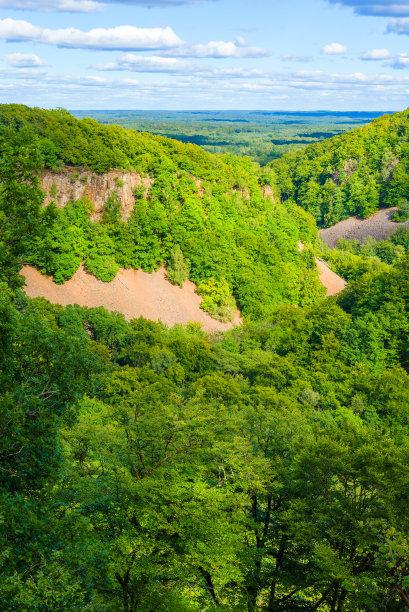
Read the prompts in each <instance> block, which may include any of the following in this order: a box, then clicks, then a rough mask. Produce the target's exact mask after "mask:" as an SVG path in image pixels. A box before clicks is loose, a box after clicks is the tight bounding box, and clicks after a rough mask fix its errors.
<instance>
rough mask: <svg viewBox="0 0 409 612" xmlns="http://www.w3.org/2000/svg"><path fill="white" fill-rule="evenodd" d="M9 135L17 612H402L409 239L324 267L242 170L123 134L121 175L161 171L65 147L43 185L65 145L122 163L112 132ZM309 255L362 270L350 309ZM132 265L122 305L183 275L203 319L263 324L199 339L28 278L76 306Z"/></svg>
mask: <svg viewBox="0 0 409 612" xmlns="http://www.w3.org/2000/svg"><path fill="white" fill-rule="evenodd" d="M1 111H2V107H0V114H1ZM29 117H31V118H32V125H33V126H35V131H33V127H31V128H30V127H27V126H26V125H25V124H27V123H29V120H28V118H29ZM3 119H4V121H5V122H6V123H7V121H9V123H13V125H14V127H7V126H5V127H4V128H3V129H2V130H1V132H0V162H1V163H0V228H1V232H0V499H1V512H0V515H1V516H0V519H1V520H0V567H1V572H2V580H1V581H0V608H1V610H2V612H3V610H4V612H15V611H16V610H17V611H20V610H22V611H24V612H25V611H30V612H56V611H61V612H65V611H71V610H72V611H79V612H175V611H177V612H215V611H216V610H225V611H226V612H267V611H268V612H313V611H316V612H374V611H375V610H388V612H389V611H390V612H404V611H405V610H407V608H408V602H409V587H408V585H409V536H408V534H409V513H408V490H409V486H408V482H409V477H408V476H409V441H408V435H407V432H408V427H409V376H408V370H409V344H408V333H409V324H408V321H409V289H408V287H409V232H408V231H407V230H406V229H405V228H400V229H399V230H398V231H397V232H396V233H395V234H394V235H393V236H392V237H390V238H388V239H387V240H385V241H381V242H379V243H378V242H376V241H375V240H372V239H368V238H367V239H366V240H365V241H364V242H363V243H362V244H360V243H359V242H358V241H357V240H356V241H350V242H348V241H344V243H341V245H340V248H337V249H333V250H330V249H329V248H328V247H326V246H325V245H323V244H321V245H320V244H319V243H318V242H317V241H316V240H317V232H316V226H315V224H314V222H313V220H312V218H311V217H310V215H309V214H308V213H306V212H305V211H303V210H302V209H299V208H297V207H296V205H295V204H294V203H292V202H291V201H290V200H287V201H285V202H284V203H282V202H281V201H280V200H279V199H277V198H276V197H275V198H274V199H273V198H272V197H271V194H270V192H269V189H268V188H267V187H266V185H265V184H264V182H265V179H266V176H264V179H261V177H260V175H259V169H258V168H257V167H255V166H253V164H251V163H250V162H249V161H248V160H236V159H234V158H230V157H227V158H226V157H213V156H211V155H208V154H206V153H204V152H203V151H200V150H198V149H196V148H195V147H192V148H190V147H187V148H186V147H185V146H184V145H181V144H178V143H176V144H175V143H172V142H171V141H168V140H166V139H161V138H159V137H155V138H154V139H153V140H152V139H151V137H150V136H148V135H139V136H137V135H135V134H133V133H130V134H128V133H125V132H123V131H121V130H120V129H119V128H115V129H114V132H115V134H117V135H118V138H119V140H120V141H121V142H122V145H123V150H124V151H125V152H126V151H128V153H129V157H128V158H127V159H128V161H129V160H130V159H131V157H132V156H133V153H132V151H135V150H136V149H137V148H138V147H139V150H143V147H145V145H146V147H147V148H148V144H147V143H156V144H155V146H156V147H157V148H156V153H155V155H156V158H155V160H154V162H152V159H153V157H152V156H151V157H149V156H150V153H149V152H147V149H146V159H147V160H148V161H147V162H146V163H147V165H146V166H145V169H144V170H143V168H142V167H141V166H140V165H139V166H138V163H137V157H136V156H134V157H133V164H134V165H133V164H131V163H130V162H129V163H130V165H129V167H122V168H116V169H115V170H112V169H107V168H106V167H104V168H103V169H101V170H100V171H97V170H96V167H94V168H93V169H92V168H90V167H88V168H85V167H84V166H82V165H81V166H78V165H69V164H68V161H67V159H66V158H67V156H68V152H67V151H64V152H63V149H61V150H60V151H59V152H58V155H57V154H56V160H55V163H53V164H51V165H52V166H53V169H51V168H50V167H48V168H44V148H46V149H47V151H48V152H50V151H51V150H52V147H56V146H57V145H56V144H54V140H52V139H53V138H54V139H55V142H57V141H58V142H60V143H62V142H63V141H64V142H66V143H67V146H68V143H69V142H70V138H73V139H74V138H77V140H76V146H80V143H82V149H81V150H79V151H77V150H73V155H74V154H75V155H76V156H77V157H78V159H79V158H81V156H83V155H84V151H85V152H86V151H90V150H91V148H92V138H93V135H94V136H95V142H96V146H101V147H102V150H103V144H102V143H103V141H104V139H106V141H107V143H108V144H107V145H106V146H107V151H106V152H105V154H106V157H107V158H109V157H110V156H111V155H112V146H113V140H111V131H110V130H111V128H109V129H107V131H106V128H105V127H103V126H102V127H101V126H98V124H94V123H92V124H89V123H87V122H85V124H84V123H81V122H77V121H76V120H74V119H73V118H71V117H70V116H69V115H67V113H65V112H61V111H51V112H45V111H39V110H38V109H26V108H24V107H18V108H14V107H13V108H10V107H5V108H4V116H3ZM393 121H394V119H393V118H392V119H391V124H392V123H393ZM49 123H50V124H52V125H53V129H50V130H49V131H48V132H47V134H48V136H47V139H48V143H46V144H44V138H45V136H44V133H45V131H46V127H45V126H46V125H48V124H49ZM17 124H18V127H19V129H15V126H17ZM90 125H91V127H90ZM47 129H48V128H47ZM368 129H369V128H368ZM53 131H54V132H55V134H53ZM392 132H393V130H392ZM385 137H386V138H388V139H389V137H390V135H389V134H388V133H386V135H385ZM87 139H89V140H87ZM50 143H51V144H50ZM124 143H125V144H124ZM126 143H128V144H126ZM138 143H139V144H138ZM144 143H145V144H144ZM122 145H121V146H122ZM128 145H129V146H128ZM127 146H128V149H127ZM317 146H319V147H321V146H322V145H317ZM118 150H119V149H118ZM374 150H375V153H376V149H374ZM54 151H55V149H54ZM189 151H191V154H192V160H193V161H192V160H189V156H188V152H189ZM319 151H320V149H319ZM87 154H88V153H87ZM105 154H104V155H105ZM182 154H183V155H182ZM185 154H186V156H187V157H188V162H189V163H190V164H193V163H194V164H196V166H195V172H193V171H191V170H192V166H189V170H186V169H184V168H183V167H182V161H181V160H182V159H183V157H184V155H185ZM115 155H117V153H115ZM124 155H125V153H124ZM317 155H318V153H317ZM143 157H144V158H145V153H144V155H143ZM102 158H103V155H102V156H101V159H102ZM291 159H292V158H291ZM98 160H99V156H98V155H96V157H95V159H94V161H95V162H98ZM149 160H150V161H149ZM195 160H196V161H195ZM198 160H199V161H198ZM59 161H61V164H60V163H59ZM148 162H149V163H148ZM151 162H152V165H150V164H151ZM50 163H51V162H50ZM186 163H187V162H186ZM283 163H284V162H283ZM285 163H287V162H285ZM368 163H370V160H369V159H368ZM67 164H68V165H67ZM124 166H125V163H124ZM206 166H208V168H207V169H206ZM206 171H207V172H208V175H207V176H206ZM217 172H219V173H220V174H219V175H218V174H217ZM210 174H211V175H212V178H209V175H210ZM84 177H85V178H84ZM305 178H307V177H305ZM85 179H86V180H85ZM40 180H42V181H43V185H44V186H45V187H46V189H47V194H48V195H47V197H48V199H49V201H51V200H52V199H53V198H55V204H53V203H52V202H50V204H48V205H47V206H44V202H43V200H44V193H43V192H42V191H41V189H40ZM392 180H395V179H392ZM133 181H134V183H133ZM132 184H133V185H134V186H135V187H136V192H135V195H134V194H133V191H132V189H133V187H131V185H132ZM104 185H105V187H104ZM112 186H113V187H114V188H113V189H111V187H112ZM70 190H73V191H74V201H73V202H70V201H69V200H70V197H69V196H70V194H69V192H70ZM82 190H84V191H87V190H88V191H87V193H83V192H82ZM129 190H130V191H129ZM107 191H108V192H110V191H112V192H113V193H112V194H111V193H107ZM130 194H131V195H130ZM91 196H92V197H93V198H94V199H96V203H95V206H92V203H91V200H90V199H88V198H89V197H91ZM77 197H79V198H80V199H77V200H76V199H75V198H77ZM128 197H129V198H131V199H130V200H129V202H128V204H130V205H129V206H128V204H126V205H124V201H125V200H127V198H128ZM132 197H134V200H135V201H134V202H132ZM121 198H122V199H123V201H121ZM303 244H304V245H305V247H304V249H303V248H302V247H303ZM316 255H320V256H322V257H324V256H325V257H327V259H328V260H330V261H331V265H333V266H334V267H335V268H337V269H338V268H339V269H341V268H342V269H343V270H344V271H345V272H346V275H345V278H347V280H348V286H347V287H346V288H345V289H344V290H343V291H342V292H341V293H340V294H339V295H337V296H329V297H327V298H323V297H322V293H323V291H321V290H320V288H319V285H318V282H319V281H318V276H317V270H316V266H315V263H314V258H315V256H316ZM331 258H332V259H331ZM188 259H191V261H188ZM124 261H125V262H127V264H128V266H129V267H128V268H127V269H125V270H121V272H120V274H119V275H118V276H117V277H116V278H115V280H114V281H113V282H114V283H116V284H115V291H116V295H115V296H112V295H111V296H109V297H110V298H111V297H115V298H116V299H118V300H120V299H122V297H121V294H120V289H119V288H120V285H121V283H122V282H124V283H125V284H126V283H128V281H129V280H130V279H133V280H135V281H137V282H139V281H141V280H143V282H144V283H145V282H146V283H147V284H145V285H144V287H143V288H142V289H141V292H142V291H145V292H146V294H148V301H151V302H152V303H153V302H154V301H155V300H156V299H158V300H160V299H161V298H162V297H163V295H162V287H163V285H162V284H161V283H162V281H163V282H166V283H167V284H168V285H169V287H170V289H171V290H172V292H173V293H174V294H175V295H179V296H180V295H181V292H182V291H183V290H182V289H181V288H180V287H178V286H177V285H180V284H182V285H183V278H184V277H185V276H186V275H187V274H189V275H190V277H191V278H193V279H198V281H199V285H198V290H199V291H200V292H201V293H202V295H203V297H204V302H205V306H206V308H207V309H208V310H207V312H208V313H210V314H213V315H217V316H219V318H220V315H226V314H229V313H231V312H234V302H233V301H232V299H231V295H230V293H231V291H233V292H234V296H235V298H236V301H237V303H238V304H240V306H241V307H242V308H243V311H245V312H246V315H247V316H245V317H244V318H243V322H242V325H240V326H236V327H234V328H232V329H230V330H227V331H220V333H217V334H207V333H206V332H205V331H204V330H203V329H201V328H200V326H199V325H186V326H185V325H175V326H173V327H167V326H166V325H164V324H163V323H160V322H154V321H151V320H147V319H145V318H143V317H138V318H132V314H133V313H128V314H129V316H128V315H127V318H125V316H124V315H123V314H120V313H118V312H108V311H107V310H105V309H104V308H101V307H97V308H95V307H89V306H88V305H83V306H80V305H78V304H77V305H71V304H67V305H65V306H63V305H61V304H54V303H50V302H49V301H47V300H46V299H44V298H43V297H34V298H30V297H28V296H27V294H26V293H25V292H24V291H22V290H21V286H22V277H21V276H20V275H19V272H20V270H21V268H22V265H23V263H27V262H32V263H35V264H36V267H37V268H38V269H34V268H33V267H30V268H24V270H25V271H27V270H29V271H30V273H32V274H33V275H35V277H36V279H37V281H38V282H41V283H44V284H47V286H48V287H50V286H51V288H52V290H61V291H66V292H69V291H71V290H72V287H73V285H74V283H75V282H76V281H77V280H78V279H79V281H80V282H81V283H82V284H84V285H85V289H86V290H88V289H89V290H93V288H95V287H96V289H97V291H100V290H101V291H103V290H105V289H106V288H107V287H108V286H109V284H110V283H109V282H108V279H110V278H112V277H113V276H114V275H115V273H116V270H117V269H118V266H120V265H122V267H123V268H126V266H124V265H123V264H122V262H124ZM163 262H165V263H166V264H167V276H168V277H169V278H170V279H172V280H173V282H174V283H175V285H176V286H172V285H170V283H169V282H168V281H167V280H166V279H165V276H164V274H165V273H164V269H163V268H162V267H160V265H161V264H162V263H163ZM321 263H322V262H321ZM133 266H135V267H138V268H145V269H146V272H144V271H143V270H141V269H139V270H138V271H137V272H135V271H134V270H132V269H131V268H132V267H133ZM155 268H158V270H157V271H155V272H154V273H153V274H150V272H151V270H154V269H155ZM39 270H41V271H42V272H43V271H47V270H52V271H53V272H54V279H55V280H58V281H59V284H56V283H52V282H51V280H50V279H49V278H47V277H46V276H45V275H44V274H43V275H41V273H40V271H39ZM86 270H88V272H87V271H86ZM90 271H91V272H93V276H90V273H89V272H90ZM102 276H104V277H105V279H106V280H101V277H102ZM97 277H98V278H97ZM68 278H71V280H69V281H68V282H66V283H64V281H65V280H66V279H68ZM338 280H339V279H338ZM156 281H159V285H156V286H155V287H156V288H155V287H154V288H153V287H152V282H155V283H156ZM184 282H185V286H186V285H187V286H188V288H189V287H190V289H191V292H190V297H191V298H193V299H196V303H197V302H198V298H199V296H198V295H195V294H194V293H193V287H192V286H191V282H190V281H188V282H187V281H184ZM129 288H132V287H129V286H128V289H129ZM149 291H151V293H150V294H149ZM154 293H156V295H153V294H154ZM280 301H281V303H279V302H280ZM297 302H298V304H299V307H297V308H295V307H294V305H295V304H296V303H297ZM184 305H186V304H184ZM215 308H216V312H215ZM203 314H204V313H203ZM127 319H129V320H127ZM220 325H222V324H220ZM224 325H225V324H224ZM226 326H227V325H226ZM220 329H222V328H221V327H220Z"/></svg>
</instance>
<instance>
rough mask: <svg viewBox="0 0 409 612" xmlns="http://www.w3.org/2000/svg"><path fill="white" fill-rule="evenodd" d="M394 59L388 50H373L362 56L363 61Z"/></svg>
mask: <svg viewBox="0 0 409 612" xmlns="http://www.w3.org/2000/svg"><path fill="white" fill-rule="evenodd" d="M391 57H392V55H391V53H390V52H389V51H388V49H371V50H370V51H366V53H363V54H362V55H361V59H363V60H374V61H379V60H388V59H390V58H391Z"/></svg>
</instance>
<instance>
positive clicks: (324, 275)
mask: <svg viewBox="0 0 409 612" xmlns="http://www.w3.org/2000/svg"><path fill="white" fill-rule="evenodd" d="M315 263H316V264H317V268H318V276H319V277H320V281H321V283H322V284H323V285H324V287H325V289H326V290H327V296H328V295H337V294H338V293H340V292H341V291H342V290H343V289H345V287H346V282H345V281H344V279H343V278H341V277H340V276H338V274H335V272H333V271H332V270H331V268H330V267H329V266H328V265H327V264H326V263H325V261H322V259H316V260H315Z"/></svg>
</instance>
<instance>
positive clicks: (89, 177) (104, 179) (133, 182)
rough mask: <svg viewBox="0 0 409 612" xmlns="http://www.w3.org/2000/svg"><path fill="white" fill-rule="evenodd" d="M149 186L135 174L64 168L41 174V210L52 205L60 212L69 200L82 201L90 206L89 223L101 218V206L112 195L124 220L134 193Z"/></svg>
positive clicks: (145, 179) (133, 200)
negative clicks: (42, 193) (119, 206)
mask: <svg viewBox="0 0 409 612" xmlns="http://www.w3.org/2000/svg"><path fill="white" fill-rule="evenodd" d="M152 184H153V179H151V178H150V177H149V176H147V177H142V176H141V175H140V174H138V173H137V172H133V171H129V170H128V171H127V170H110V171H109V172H106V173H104V174H97V173H96V172H92V171H90V170H84V169H82V168H69V167H66V168H65V169H64V170H63V171H62V172H53V171H51V170H45V171H44V172H43V173H42V175H41V187H42V190H43V191H44V192H45V199H44V206H46V205H47V204H49V203H50V202H51V201H54V202H55V203H56V205H57V206H58V207H59V208H62V207H63V206H65V205H66V204H67V202H69V201H70V200H79V199H80V198H83V197H86V198H88V199H89V200H91V202H92V203H93V205H94V212H93V213H92V215H91V219H92V220H93V221H98V220H99V219H100V218H101V214H102V210H103V206H104V204H105V202H106V201H107V200H108V198H109V197H110V195H111V193H112V192H114V193H115V194H116V195H117V196H118V198H119V199H120V201H121V211H122V217H123V218H124V219H128V218H129V216H130V214H131V212H132V209H133V206H134V203H135V198H134V189H136V188H137V187H140V186H141V185H143V187H144V188H145V193H147V192H148V190H149V188H150V187H151V185H152Z"/></svg>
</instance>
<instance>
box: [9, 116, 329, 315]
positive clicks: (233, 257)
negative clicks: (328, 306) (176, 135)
mask: <svg viewBox="0 0 409 612" xmlns="http://www.w3.org/2000/svg"><path fill="white" fill-rule="evenodd" d="M0 125H3V126H4V127H5V129H12V130H14V129H15V128H16V127H17V128H18V129H19V130H21V129H22V128H24V127H27V128H28V129H30V130H31V132H32V133H33V136H34V137H35V139H36V143H37V150H38V152H39V153H40V154H41V156H42V158H43V161H44V163H45V165H46V168H48V170H47V171H46V173H45V174H43V184H44V188H45V189H46V191H47V199H46V202H48V203H50V202H51V203H50V205H49V206H47V208H45V211H44V214H43V218H42V230H41V232H40V233H39V234H38V235H37V236H36V237H35V238H34V239H33V240H31V241H30V244H29V246H28V249H27V251H28V254H27V255H26V258H25V261H24V263H27V264H32V265H34V266H36V267H37V268H39V269H40V270H41V271H42V272H44V273H46V274H48V275H52V276H53V277H54V280H55V282H57V283H62V282H64V281H66V280H68V279H69V278H71V277H72V276H73V275H74V273H75V272H76V271H77V270H78V268H79V266H80V264H81V263H82V262H84V266H85V269H86V270H87V271H88V272H90V273H92V274H94V275H95V276H96V277H97V278H98V279H100V280H103V281H111V280H112V279H113V278H114V277H115V275H116V273H117V271H118V269H119V268H120V267H122V268H134V269H139V268H141V269H142V270H143V271H145V272H152V270H154V269H158V268H159V267H160V266H162V265H165V266H166V267H167V269H168V272H169V270H171V275H172V273H173V276H174V277H175V278H176V277H178V280H177V282H178V283H179V284H180V283H181V282H183V280H184V278H186V276H188V277H189V279H190V280H191V281H192V282H194V283H195V284H196V285H198V287H199V292H200V293H201V295H202V296H204V297H207V304H208V309H209V312H210V313H211V314H212V313H213V314H214V315H216V316H219V317H221V318H225V317H226V309H227V306H226V304H227V303H228V302H229V300H230V301H231V296H233V297H234V299H235V301H236V303H237V305H238V308H239V309H240V311H241V312H242V314H243V315H250V316H251V317H253V318H260V317H262V316H264V315H265V314H266V313H268V311H269V310H270V309H271V307H273V306H275V305H277V304H279V303H283V302H286V303H293V304H298V305H303V304H308V303H310V302H312V301H314V300H315V299H316V297H317V296H319V295H320V294H321V287H320V283H319V280H318V274H317V271H316V268H315V265H314V261H313V258H312V256H311V254H310V253H309V251H308V249H307V250H306V251H305V252H304V253H299V252H298V248H297V244H298V240H302V241H303V242H304V243H305V244H309V245H313V244H315V242H316V237H317V234H316V227H315V223H314V221H313V219H312V218H311V217H310V216H309V215H308V214H306V213H304V211H303V210H302V209H300V208H298V207H297V206H295V205H293V206H291V205H287V204H286V205H285V206H284V205H283V204H281V203H280V202H279V201H274V200H273V199H272V198H271V197H270V196H269V195H268V193H269V191H268V189H266V188H265V183H266V180H267V179H268V176H266V175H265V174H263V175H261V174H260V170H259V168H258V167H257V165H255V164H253V163H252V162H251V161H250V160H249V159H246V158H234V157H233V156H216V155H211V154H209V153H206V152H205V151H203V150H202V149H200V148H199V147H197V146H194V145H185V144H182V143H179V142H176V141H173V140H170V139H167V138H164V137H161V136H152V135H149V134H145V133H142V134H141V133H138V132H135V131H132V130H125V129H123V128H120V127H119V126H112V125H111V126H103V125H100V124H98V123H97V122H96V121H95V120H93V119H83V120H81V121H80V120H77V119H75V118H74V117H73V116H72V115H70V114H69V113H67V112H66V111H61V110H59V111H42V110H40V109H30V108H27V107H23V106H13V105H11V106H7V105H5V106H1V107H0ZM112 168H117V169H120V170H122V172H121V171H116V172H113V173H112ZM98 185H99V187H98ZM125 189H126V198H125V199H126V202H125V203H124V201H121V198H122V200H123V199H124V191H125ZM98 192H99V199H98V197H97V196H98ZM101 192H102V194H101ZM270 192H271V191H270ZM87 196H88V197H87ZM94 196H95V197H94ZM76 198H79V199H76ZM89 198H94V200H95V205H96V209H95V206H94V205H93V203H92V202H91V200H90V199H89ZM97 200H98V202H97ZM53 202H54V203H53ZM92 219H94V220H98V221H99V222H97V223H94V222H93V221H92Z"/></svg>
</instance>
